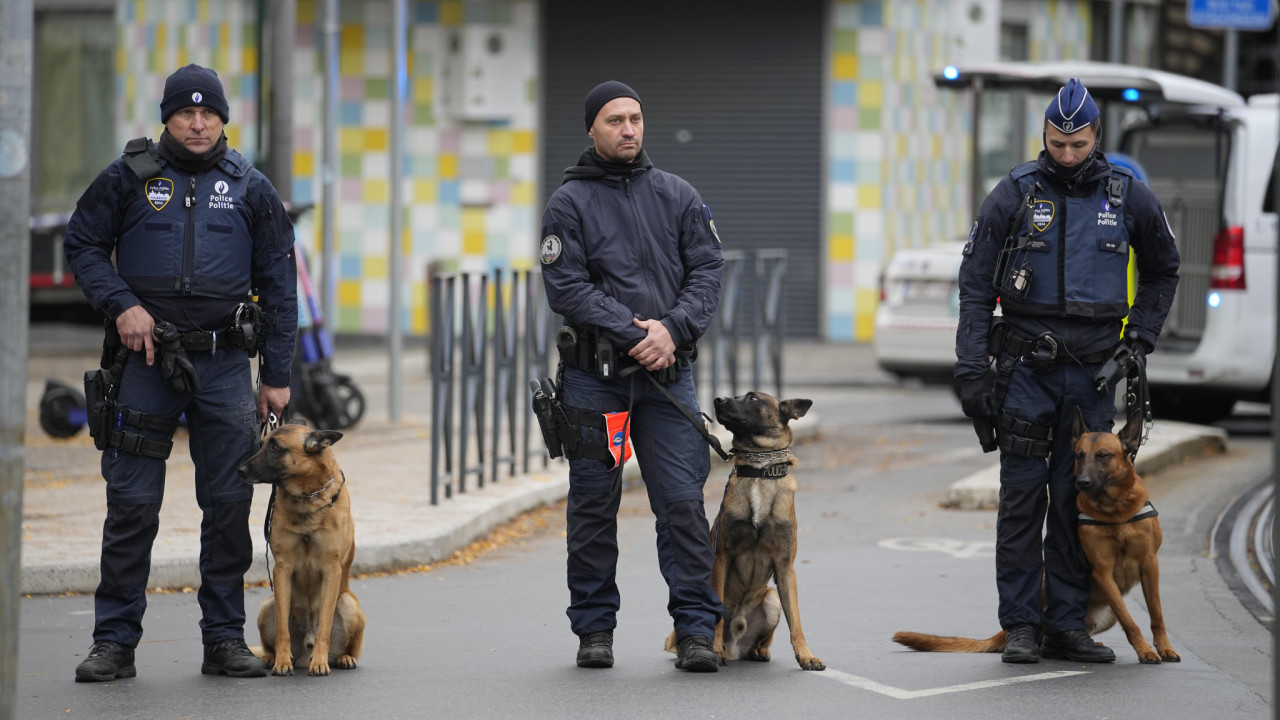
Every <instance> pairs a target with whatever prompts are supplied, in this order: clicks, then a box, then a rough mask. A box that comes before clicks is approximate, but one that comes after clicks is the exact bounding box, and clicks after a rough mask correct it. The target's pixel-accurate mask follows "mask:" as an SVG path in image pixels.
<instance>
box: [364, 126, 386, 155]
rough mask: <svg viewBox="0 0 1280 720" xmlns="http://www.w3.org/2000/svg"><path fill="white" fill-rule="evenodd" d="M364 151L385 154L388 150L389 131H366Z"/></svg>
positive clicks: (382, 129)
mask: <svg viewBox="0 0 1280 720" xmlns="http://www.w3.org/2000/svg"><path fill="white" fill-rule="evenodd" d="M364 149H365V151H368V152H372V151H375V150H376V151H379V152H385V151H386V149H387V130H386V128H369V129H367V130H365V131H364Z"/></svg>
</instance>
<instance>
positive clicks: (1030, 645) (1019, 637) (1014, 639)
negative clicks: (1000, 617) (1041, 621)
mask: <svg viewBox="0 0 1280 720" xmlns="http://www.w3.org/2000/svg"><path fill="white" fill-rule="evenodd" d="M1000 659H1001V660H1002V661H1004V662H1007V663H1038V662H1040V643H1039V642H1037V641H1036V626H1035V625H1027V624H1022V625H1014V626H1013V627H1011V628H1009V629H1008V631H1006V632H1005V637H1004V655H1002V656H1000Z"/></svg>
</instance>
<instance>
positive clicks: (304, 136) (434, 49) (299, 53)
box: [118, 0, 537, 334]
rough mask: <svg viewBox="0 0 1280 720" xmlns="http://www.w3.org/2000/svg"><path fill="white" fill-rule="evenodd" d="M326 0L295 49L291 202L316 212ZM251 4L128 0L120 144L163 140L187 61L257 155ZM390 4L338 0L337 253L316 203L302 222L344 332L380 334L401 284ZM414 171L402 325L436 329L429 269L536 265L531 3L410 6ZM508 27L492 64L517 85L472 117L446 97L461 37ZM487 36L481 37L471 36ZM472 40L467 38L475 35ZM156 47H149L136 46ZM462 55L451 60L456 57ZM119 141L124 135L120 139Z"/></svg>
mask: <svg viewBox="0 0 1280 720" xmlns="http://www.w3.org/2000/svg"><path fill="white" fill-rule="evenodd" d="M322 6H323V3H321V2H319V0H298V3H297V32H296V44H295V46H294V66H295V75H296V84H295V86H294V93H295V106H294V123H295V124H294V157H293V172H294V182H293V193H292V195H293V200H294V201H295V202H296V203H317V204H318V202H319V200H320V199H321V194H322V185H321V182H322V178H321V171H322V169H323V168H322V162H323V154H322V152H323V141H324V138H323V132H322V125H321V122H322V113H323V105H324V75H323V36H322V35H321V30H320V28H321V20H322V18H321V17H320V13H322V12H323V7H322ZM256 7H257V3H255V2H251V1H250V0H240V1H238V2H237V1H231V2H210V1H209V0H177V1H172V2H163V1H160V0H127V1H126V2H122V3H121V5H120V9H119V11H118V17H119V20H120V35H121V40H122V42H121V44H120V47H121V50H120V54H119V62H118V65H119V68H118V69H119V70H120V72H119V77H120V78H122V79H121V80H120V81H119V82H120V83H121V87H120V88H119V90H120V97H122V98H124V101H123V102H122V103H121V106H122V107H121V111H120V112H121V113H122V116H121V117H120V121H121V122H120V123H118V126H119V127H120V128H121V129H122V131H121V137H122V138H129V137H137V136H138V135H142V134H146V135H150V136H152V137H155V136H157V135H158V134H159V132H160V127H159V121H158V113H159V111H158V104H159V97H160V93H161V90H162V89H163V87H164V79H165V77H166V76H167V75H168V74H169V73H170V72H172V71H173V69H174V68H176V67H179V66H181V65H183V64H186V63H187V62H196V63H199V64H202V65H208V66H210V67H213V68H215V69H216V70H217V71H218V73H219V75H221V76H222V78H223V82H224V84H226V85H227V94H228V96H229V97H228V102H229V104H230V106H231V116H232V122H231V124H230V125H228V128H227V136H228V140H229V141H230V143H231V144H232V146H233V147H236V148H237V149H239V150H240V151H241V152H242V153H244V154H245V155H246V156H247V157H249V158H250V159H254V158H255V156H256V151H257V133H258V131H257V127H256V126H255V125H254V124H253V121H254V120H255V119H256V118H257V115H258V112H257V104H258V100H257V96H258V88H257V76H256V73H257V64H258V58H257V50H256V48H257V46H258V38H257V32H258V28H257V23H256V14H255V13H256ZM391 13H392V3H391V2H390V0H369V1H367V2H355V1H354V0H346V1H345V2H340V3H339V14H340V18H339V20H340V24H341V32H340V39H339V75H340V77H341V80H340V87H339V91H338V97H339V109H338V115H339V130H338V154H339V159H338V163H337V165H338V167H337V180H336V194H337V207H336V209H335V215H336V223H335V242H334V245H335V251H334V252H335V258H334V263H333V267H332V268H330V269H329V270H328V272H327V273H326V272H325V270H324V269H323V268H320V267H318V264H319V263H318V261H319V251H318V248H319V245H320V232H321V228H320V224H319V217H320V209H319V207H317V208H316V210H314V211H313V212H312V213H310V214H309V215H308V216H305V217H304V218H303V220H302V221H301V222H300V223H299V225H298V229H299V235H300V237H301V239H302V241H303V244H304V247H306V248H307V249H308V250H309V251H310V256H311V263H312V265H311V267H312V274H313V275H315V276H317V277H318V276H320V275H322V274H327V277H328V278H329V279H330V280H332V287H333V288H334V295H333V298H334V308H335V310H336V314H337V317H336V318H326V324H327V325H328V326H329V327H330V328H331V329H333V330H335V331H337V332H353V333H370V334H381V333H385V332H386V330H387V328H388V326H389V317H388V309H389V307H390V297H391V290H390V288H391V284H390V283H391V280H390V277H389V266H390V258H391V249H390V248H391V238H390V231H391V217H390V207H389V199H390V193H391V179H390V168H391V156H390V140H391V139H390V125H391V122H390V119H391V101H392V96H391V83H392V77H393V71H392V66H391V45H392V17H391ZM408 15H409V17H408V20H409V22H408V50H409V61H408V76H409V86H408V88H407V105H408V109H407V116H408V117H407V118H406V123H405V135H406V142H405V145H406V147H405V162H404V170H405V177H404V180H403V186H402V192H403V194H402V195H401V198H402V201H403V207H404V208H405V209H404V213H405V217H404V219H403V220H404V221H403V223H402V227H403V228H404V237H403V238H402V240H401V242H402V246H401V247H402V263H403V265H402V268H403V277H404V281H405V285H404V286H403V287H404V295H403V298H404V303H405V305H404V308H403V316H402V318H401V327H402V328H403V329H404V330H406V331H407V332H410V333H414V334H421V333H424V332H426V329H427V312H426V279H427V271H428V265H429V264H432V263H435V264H438V265H439V266H440V267H443V268H446V269H467V270H488V269H490V268H492V267H496V266H506V267H518V268H527V267H529V266H531V264H532V262H531V253H532V245H531V244H530V243H529V242H527V240H528V238H531V237H533V236H534V235H535V234H536V232H537V209H536V208H535V207H534V198H535V195H536V191H535V183H536V172H537V156H536V152H535V150H536V148H535V141H536V137H537V103H536V93H535V85H534V73H535V71H536V67H537V62H536V60H537V57H536V51H535V47H536V46H535V41H534V38H535V37H536V28H537V22H536V15H537V5H536V2H535V1H534V0H510V1H502V0H493V1H488V2H486V1H479V0H475V1H470V2H463V1H462V0H441V1H439V2H409V3H408ZM464 28H469V29H487V30H493V31H497V32H502V31H509V32H508V35H507V41H508V46H507V47H506V48H505V51H506V53H507V55H506V57H508V58H509V60H508V61H507V62H505V63H504V64H503V65H501V66H500V67H496V68H495V70H499V71H502V73H503V77H504V78H505V80H504V81H505V82H507V83H508V86H509V87H511V88H514V92H511V93H507V95H508V96H506V97H504V98H503V103H504V105H505V110H504V111H503V112H500V113H493V114H490V115H488V116H486V117H482V118H478V119H477V118H475V117H468V118H462V117H460V114H459V113H458V112H455V111H454V108H453V106H448V107H446V106H445V104H446V102H445V98H446V96H447V94H448V88H447V87H446V83H447V82H448V81H449V77H448V76H447V75H446V72H447V66H448V65H449V63H450V62H451V58H450V57H447V56H446V53H448V52H450V48H451V47H456V45H454V44H453V43H454V38H455V37H456V36H457V33H458V31H460V30H462V29H464ZM475 37H481V38H482V39H484V38H487V36H475ZM475 37H472V36H468V39H469V40H472V41H474V39H475ZM139 47H146V48H148V51H147V52H145V53H140V52H137V51H136V48H139ZM453 57H454V58H456V57H457V55H456V54H455V55H454V56H453ZM122 142H123V140H122Z"/></svg>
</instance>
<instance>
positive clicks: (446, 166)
mask: <svg viewBox="0 0 1280 720" xmlns="http://www.w3.org/2000/svg"><path fill="white" fill-rule="evenodd" d="M438 172H439V174H440V179H441V180H455V179H457V177H458V156H457V155H455V154H454V153H441V154H440V160H439V166H438Z"/></svg>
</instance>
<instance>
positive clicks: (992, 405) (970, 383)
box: [960, 379, 1000, 420]
mask: <svg viewBox="0 0 1280 720" xmlns="http://www.w3.org/2000/svg"><path fill="white" fill-rule="evenodd" d="M960 409H961V410H962V411H964V414H965V417H971V418H973V419H975V420H984V419H988V418H993V417H995V416H996V415H997V414H999V412H1000V408H999V407H997V406H996V395H995V392H994V391H993V390H992V388H991V384H990V383H988V382H987V381H986V379H979V380H961V381H960Z"/></svg>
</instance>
